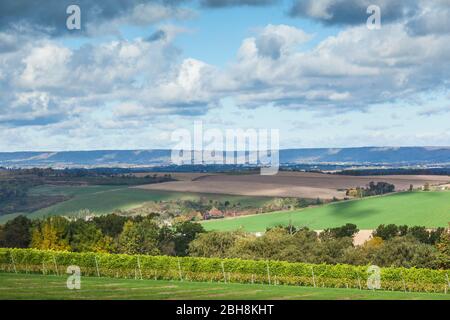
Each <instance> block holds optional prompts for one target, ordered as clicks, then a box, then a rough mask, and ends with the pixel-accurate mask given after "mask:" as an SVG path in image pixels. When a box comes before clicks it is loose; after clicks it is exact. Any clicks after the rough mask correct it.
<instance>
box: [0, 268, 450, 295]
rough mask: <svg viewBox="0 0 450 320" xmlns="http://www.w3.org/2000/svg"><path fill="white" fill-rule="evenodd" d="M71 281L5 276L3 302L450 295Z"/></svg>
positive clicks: (0, 280) (0, 281)
mask: <svg viewBox="0 0 450 320" xmlns="http://www.w3.org/2000/svg"><path fill="white" fill-rule="evenodd" d="M66 280H67V277H64V276H43V275H35V274H34V275H31V274H14V273H0V300H6V299H27V300H32V299H45V300H48V299H104V300H114V299H121V300H122V299H133V300H138V299H145V300H163V299H171V300H174V299H175V300H196V299H205V300H214V299H221V300H222V299H223V300H258V299H259V300H271V299H283V300H349V299H350V300H412V299H414V300H444V299H446V300H447V299H450V294H434V293H433V294H432V293H409V292H407V293H403V292H391V291H368V290H357V289H328V288H312V287H294V286H273V285H272V286H269V285H260V284H254V285H252V284H235V283H231V284H230V283H229V284H224V283H206V282H180V281H161V280H158V281H154V280H134V279H131V280H130V279H116V278H95V277H82V278H81V289H80V290H69V289H67V287H66Z"/></svg>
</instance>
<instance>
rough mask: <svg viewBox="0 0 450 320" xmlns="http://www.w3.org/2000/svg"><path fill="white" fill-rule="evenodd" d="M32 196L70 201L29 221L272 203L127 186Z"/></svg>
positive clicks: (50, 190)
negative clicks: (170, 206) (171, 204)
mask: <svg viewBox="0 0 450 320" xmlns="http://www.w3.org/2000/svg"><path fill="white" fill-rule="evenodd" d="M30 194H31V195H33V196H36V197H37V196H39V195H45V196H48V195H58V196H66V197H70V199H69V200H67V201H64V202H60V203H57V204H55V205H52V206H50V207H47V208H44V209H41V210H38V211H35V212H33V213H31V214H27V216H28V217H29V218H39V217H45V216H52V215H73V214H76V213H77V212H79V211H80V210H89V211H90V212H91V213H92V214H106V213H111V212H113V211H116V210H130V209H134V208H137V207H139V206H141V205H142V204H144V203H145V202H149V201H169V200H198V199H200V198H206V199H207V200H217V201H225V200H228V201H230V202H231V203H240V204H241V205H242V206H243V207H245V206H249V207H260V206H262V205H263V204H264V203H266V202H268V201H270V200H271V198H265V197H248V196H228V195H220V194H194V193H186V192H183V193H180V192H173V191H159V190H143V189H137V188H128V187H127V186H48V185H44V186H38V187H35V188H33V189H31V190H30ZM15 216H17V214H15V215H14V214H10V215H4V216H1V217H0V223H2V222H5V221H7V220H9V219H12V218H14V217H15Z"/></svg>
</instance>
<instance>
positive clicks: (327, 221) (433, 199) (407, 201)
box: [203, 192, 450, 232]
mask: <svg viewBox="0 0 450 320" xmlns="http://www.w3.org/2000/svg"><path fill="white" fill-rule="evenodd" d="M290 222H291V223H292V225H294V226H307V227H309V228H311V229H314V230H322V229H325V228H330V227H338V226H342V225H344V224H346V223H353V224H356V225H357V226H358V227H359V228H360V229H375V228H376V227H378V226H379V225H380V224H390V223H393V224H397V225H409V226H414V225H418V226H425V227H445V226H448V223H449V222H450V192H404V193H396V194H393V195H388V196H379V197H372V198H366V199H362V200H351V201H345V202H337V203H332V204H328V205H324V206H320V207H314V208H307V209H303V210H295V211H288V212H276V213H268V214H260V215H252V216H246V217H240V218H229V219H222V220H211V221H206V222H204V223H203V226H204V227H205V229H207V230H220V231H225V230H236V229H239V228H242V229H243V230H246V231H249V232H261V231H265V230H266V228H267V227H274V226H277V225H280V224H281V225H289V223H290Z"/></svg>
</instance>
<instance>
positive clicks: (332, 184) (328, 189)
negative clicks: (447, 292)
mask: <svg viewBox="0 0 450 320" xmlns="http://www.w3.org/2000/svg"><path fill="white" fill-rule="evenodd" d="M175 175H176V174H175ZM184 175H185V176H184V177H185V179H186V180H183V181H172V182H165V183H158V184H151V185H143V186H138V187H137V188H142V189H149V190H166V191H179V192H196V193H197V192H198V193H219V194H231V195H245V196H269V197H301V198H321V199H332V198H333V197H336V198H338V199H342V198H344V197H345V190H346V189H348V188H354V187H365V186H366V185H368V184H369V183H370V182H371V181H374V182H382V181H383V182H388V183H392V184H394V185H395V188H396V190H397V191H401V190H407V189H408V188H409V186H410V185H413V186H414V188H419V187H421V186H423V185H424V184H425V183H430V184H431V185H441V184H446V183H449V182H450V177H448V176H431V175H428V176H419V175H390V176H364V177H360V176H345V175H332V174H323V173H307V172H280V173H278V174H277V175H274V176H261V175H257V174H248V175H247V174H242V175H227V174H190V175H186V174H184ZM196 175H197V176H196ZM180 178H181V177H180ZM188 178H189V179H190V180H189V179H188Z"/></svg>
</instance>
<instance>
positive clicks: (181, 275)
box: [178, 258, 183, 281]
mask: <svg viewBox="0 0 450 320" xmlns="http://www.w3.org/2000/svg"><path fill="white" fill-rule="evenodd" d="M178 273H179V274H180V281H183V274H182V273H181V263H180V258H178Z"/></svg>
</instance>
